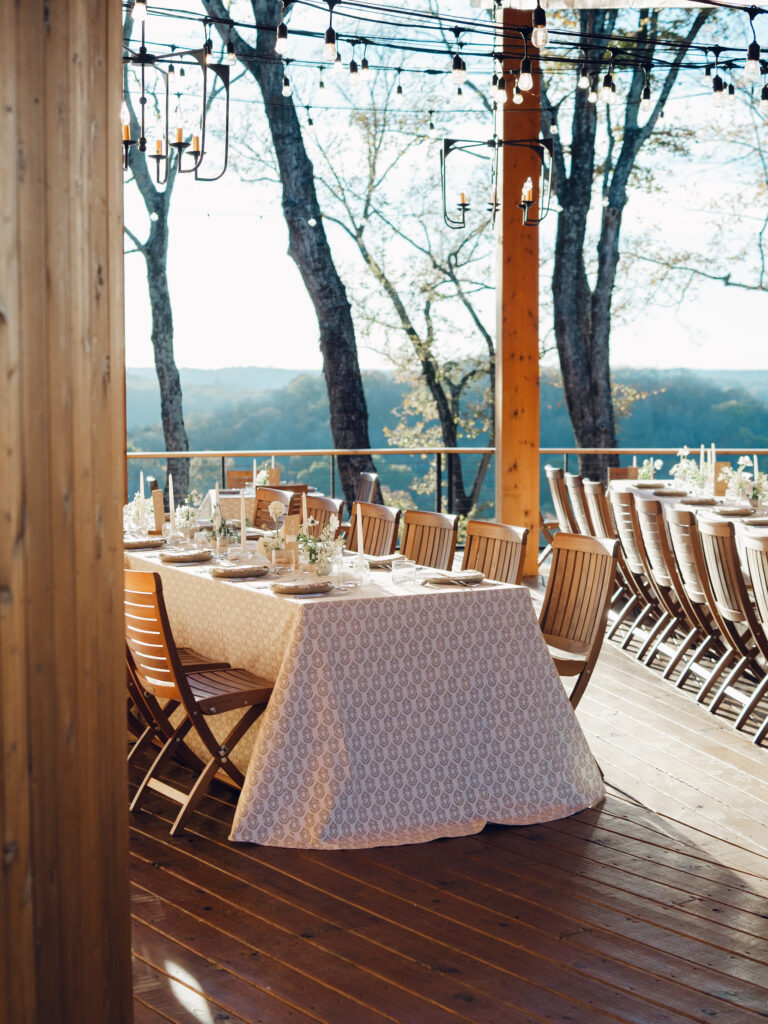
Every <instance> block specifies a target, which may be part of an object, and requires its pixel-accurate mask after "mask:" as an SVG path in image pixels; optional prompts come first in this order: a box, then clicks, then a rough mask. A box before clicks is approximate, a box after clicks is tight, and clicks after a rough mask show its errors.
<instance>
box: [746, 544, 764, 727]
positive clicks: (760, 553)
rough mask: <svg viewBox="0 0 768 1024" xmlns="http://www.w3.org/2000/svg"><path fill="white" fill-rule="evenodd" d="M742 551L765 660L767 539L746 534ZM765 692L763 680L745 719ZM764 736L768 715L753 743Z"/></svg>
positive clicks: (756, 637) (756, 636)
mask: <svg viewBox="0 0 768 1024" xmlns="http://www.w3.org/2000/svg"><path fill="white" fill-rule="evenodd" d="M744 551H745V554H746V560H747V569H748V571H749V578H750V580H751V582H752V593H753V595H754V598H755V615H756V617H757V620H758V623H759V625H760V630H759V632H756V633H755V634H754V637H755V641H756V643H757V644H758V646H759V648H760V652H761V654H762V655H763V657H764V658H765V657H766V654H767V653H768V537H766V536H765V535H764V534H753V533H751V532H749V533H747V535H746V537H745V538H744ZM758 637H759V639H758ZM765 692H766V680H765V679H764V680H763V682H762V684H761V685H760V686H758V687H757V688H756V689H755V693H754V695H753V697H752V700H751V701H750V705H749V706H748V707H747V708H745V714H746V716H747V717H748V716H749V715H751V714H752V713H753V711H755V709H756V708H757V705H758V703H759V701H760V699H761V697H763V696H764V694H765ZM766 734H768V715H766V716H765V719H764V720H763V722H762V724H761V725H759V726H758V729H757V732H756V733H755V735H754V737H753V739H754V741H755V743H760V742H761V741H762V739H763V738H764V737H765V735H766Z"/></svg>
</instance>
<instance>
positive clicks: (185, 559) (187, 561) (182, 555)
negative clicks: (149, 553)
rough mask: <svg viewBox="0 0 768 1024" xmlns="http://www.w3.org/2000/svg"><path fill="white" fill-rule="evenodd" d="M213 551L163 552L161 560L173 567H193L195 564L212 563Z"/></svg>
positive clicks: (205, 549) (206, 549) (203, 549)
mask: <svg viewBox="0 0 768 1024" xmlns="http://www.w3.org/2000/svg"><path fill="white" fill-rule="evenodd" d="M212 558H213V551H211V550H209V549H208V548H202V549H201V550H199V551H163V553H162V554H161V555H160V560H161V561H163V562H169V563H170V564H171V565H193V564H194V563H195V562H210V560H211V559H212Z"/></svg>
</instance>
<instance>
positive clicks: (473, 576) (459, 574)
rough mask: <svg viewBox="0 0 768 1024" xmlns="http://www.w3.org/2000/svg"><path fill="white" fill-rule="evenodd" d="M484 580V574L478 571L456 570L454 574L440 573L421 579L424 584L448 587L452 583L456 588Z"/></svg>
mask: <svg viewBox="0 0 768 1024" xmlns="http://www.w3.org/2000/svg"><path fill="white" fill-rule="evenodd" d="M484 579H485V573H482V572H480V570H479V569H458V570H457V571H456V572H440V573H435V574H434V575H432V576H424V577H423V581H424V583H445V584H449V585H450V584H452V583H453V584H455V585H457V586H466V585H467V584H474V583H482V582H483V580H484Z"/></svg>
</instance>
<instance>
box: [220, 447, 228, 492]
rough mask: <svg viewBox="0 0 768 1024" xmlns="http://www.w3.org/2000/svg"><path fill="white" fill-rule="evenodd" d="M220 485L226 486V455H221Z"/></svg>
mask: <svg viewBox="0 0 768 1024" xmlns="http://www.w3.org/2000/svg"><path fill="white" fill-rule="evenodd" d="M221 486H222V487H226V486H227V457H226V455H222V456H221Z"/></svg>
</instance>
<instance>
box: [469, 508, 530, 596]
mask: <svg viewBox="0 0 768 1024" xmlns="http://www.w3.org/2000/svg"><path fill="white" fill-rule="evenodd" d="M527 539H528V530H527V529H526V528H525V527H523V526H507V525H506V524H504V523H490V522H488V521H487V520H485V519H470V520H469V522H468V523H467V540H466V543H465V546H464V558H463V560H462V563H461V567H462V569H478V570H479V571H480V572H482V573H484V574H485V575H486V576H487V577H488V579H490V580H499V582H501V583H520V582H521V581H522V578H523V567H524V562H525V544H526V541H527Z"/></svg>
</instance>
